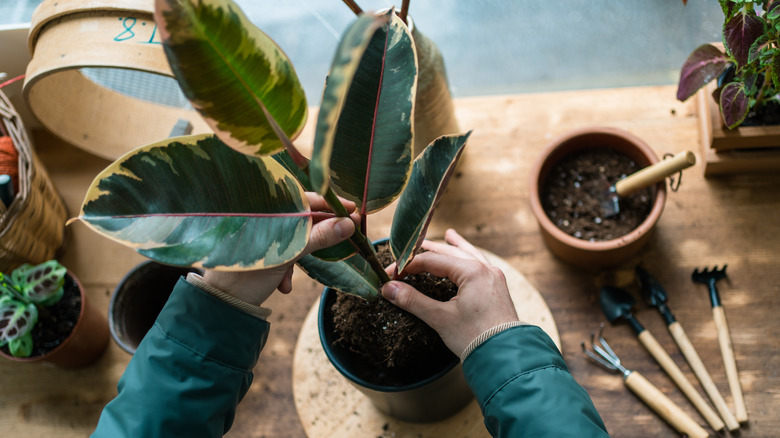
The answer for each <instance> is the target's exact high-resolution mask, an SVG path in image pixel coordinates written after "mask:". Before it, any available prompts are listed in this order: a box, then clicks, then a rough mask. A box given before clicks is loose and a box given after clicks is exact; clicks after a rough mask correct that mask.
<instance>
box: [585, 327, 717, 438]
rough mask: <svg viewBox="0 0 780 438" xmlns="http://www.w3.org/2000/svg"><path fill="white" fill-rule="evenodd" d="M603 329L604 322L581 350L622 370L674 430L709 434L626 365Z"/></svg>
mask: <svg viewBox="0 0 780 438" xmlns="http://www.w3.org/2000/svg"><path fill="white" fill-rule="evenodd" d="M603 329H604V326H603V325H602V326H601V328H600V329H599V333H598V336H597V335H596V334H595V333H591V335H590V345H591V349H590V350H589V349H588V348H586V347H585V343H584V342H583V343H582V344H581V345H582V351H583V352H584V353H585V354H587V355H588V357H590V358H591V359H593V360H594V361H595V362H596V363H598V364H599V365H601V366H603V367H604V368H606V369H608V370H610V371H617V372H620V373H622V374H623V383H625V385H626V386H627V387H628V389H630V390H631V392H633V393H634V394H636V395H637V396H638V397H639V398H640V399H641V400H642V401H643V402H645V403H646V404H647V405H648V406H650V408H651V409H652V410H653V411H655V412H656V413H657V414H658V415H660V416H661V418H663V419H664V420H666V421H667V422H668V423H669V424H670V425H672V427H674V429H675V430H677V431H678V432H680V433H682V434H686V435H688V436H689V437H691V438H693V437H702V438H703V437H708V436H709V434H708V433H707V431H706V430H704V428H702V427H701V426H700V425H699V424H698V423H696V422H695V421H694V420H693V419H692V418H691V417H689V416H688V415H687V414H686V413H685V412H684V411H683V410H682V409H680V407H679V406H677V405H676V404H675V403H674V402H673V401H672V400H671V399H670V398H669V397H667V396H666V395H664V393H663V392H661V390H659V389H658V388H656V387H655V385H653V384H652V383H650V381H649V380H647V379H646V378H645V377H644V376H643V375H641V374H639V372H638V371H632V370H628V369H626V367H624V366H623V365H622V363H621V362H620V358H619V357H618V356H617V354H615V352H614V351H612V348H610V346H609V344H607V341H606V339H604V337H603V336H602V334H601V332H602V330H603Z"/></svg>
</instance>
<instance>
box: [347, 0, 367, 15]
mask: <svg viewBox="0 0 780 438" xmlns="http://www.w3.org/2000/svg"><path fill="white" fill-rule="evenodd" d="M344 4H346V5H347V6H349V8H350V9H352V12H354V13H355V15H360V14H362V13H363V10H362V9H360V6H358V5H357V3H355V2H354V1H353V0H344Z"/></svg>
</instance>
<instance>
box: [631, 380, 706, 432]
mask: <svg viewBox="0 0 780 438" xmlns="http://www.w3.org/2000/svg"><path fill="white" fill-rule="evenodd" d="M626 386H627V387H628V389H630V390H631V391H632V392H633V393H634V394H636V395H637V396H638V397H639V398H640V399H642V401H643V402H645V403H646V404H647V405H648V406H650V408H651V409H652V410H653V411H655V412H656V413H657V414H658V415H660V416H661V418H663V419H664V420H666V422H668V423H669V424H671V425H672V427H674V429H675V430H676V431H678V432H680V433H682V434H686V435H688V436H689V437H691V438H693V437H701V438H704V437H708V436H709V434H708V433H707V431H706V430H704V428H703V427H701V426H699V424H698V423H696V422H695V421H693V419H692V418H691V417H689V416H688V415H687V414H686V413H685V412H683V410H682V409H680V407H679V406H677V405H676V404H674V402H673V401H672V400H671V399H670V398H669V397H667V396H666V395H664V393H662V392H661V391H660V390H659V389H658V388H656V387H655V386H654V385H653V384H652V383H650V382H649V381H648V380H647V379H645V377H644V376H643V375H641V374H639V372H637V371H632V372H631V373H630V374H629V375H628V376H627V377H626Z"/></svg>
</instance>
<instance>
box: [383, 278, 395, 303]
mask: <svg viewBox="0 0 780 438" xmlns="http://www.w3.org/2000/svg"><path fill="white" fill-rule="evenodd" d="M382 296H383V297H385V299H386V300H387V301H390V302H391V303H394V302H395V299H396V298H397V297H398V285H397V284H395V282H394V281H388V282H387V283H385V284H384V285H383V286H382Z"/></svg>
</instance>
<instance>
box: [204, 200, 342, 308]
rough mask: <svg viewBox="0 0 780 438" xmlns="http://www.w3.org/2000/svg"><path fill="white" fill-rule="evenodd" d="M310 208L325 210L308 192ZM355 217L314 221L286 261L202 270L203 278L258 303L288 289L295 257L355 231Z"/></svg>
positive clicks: (242, 297) (331, 244) (339, 240)
mask: <svg viewBox="0 0 780 438" xmlns="http://www.w3.org/2000/svg"><path fill="white" fill-rule="evenodd" d="M306 195H307V197H308V200H309V204H310V205H311V210H312V211H328V210H329V207H328V205H327V203H326V202H325V200H324V199H323V198H322V197H320V196H317V195H314V194H312V193H306ZM341 201H342V203H343V204H344V207H346V209H347V211H353V210H354V209H355V204H354V203H352V202H350V201H346V200H343V199H342V200H341ZM355 220H357V219H356V217H352V218H338V217H331V218H327V219H321V220H316V219H315V223H314V226H313V227H312V230H311V237H310V239H309V242H308V244H307V245H306V248H305V249H304V250H303V252H302V253H301V254H300V255H299V256H298V257H297V258H296V260H292V261H290V262H289V263H285V264H284V265H280V266H276V267H273V268H268V269H260V270H255V271H241V272H226V271H214V270H205V271H204V273H203V281H205V282H206V283H208V284H210V285H211V286H214V287H215V288H217V289H219V290H221V291H223V292H225V293H227V294H230V295H232V296H234V297H236V298H238V299H240V300H242V301H245V302H247V303H249V304H253V305H256V306H259V305H260V304H262V303H263V302H264V301H265V300H266V299H268V297H269V296H271V294H272V293H273V292H274V290H276V289H279V291H280V292H282V293H285V294H286V293H290V291H291V290H292V274H293V267H294V265H295V262H296V261H297V259H300V258H301V257H303V256H304V255H306V254H309V253H311V252H314V251H317V250H320V249H323V248H327V247H329V246H333V245H335V244H337V243H339V242H341V241H342V240H344V239H346V238H348V237H349V236H351V235H352V234H353V233H354V232H355Z"/></svg>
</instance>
